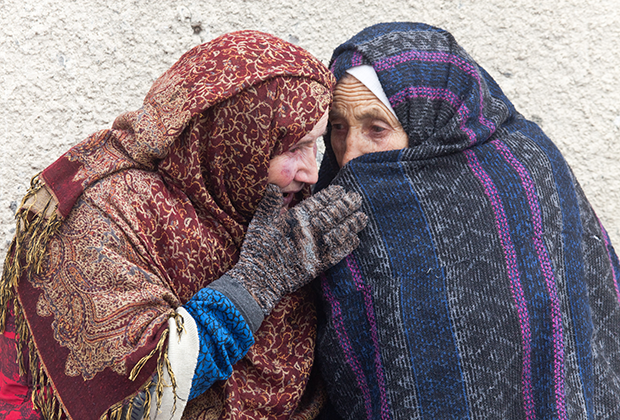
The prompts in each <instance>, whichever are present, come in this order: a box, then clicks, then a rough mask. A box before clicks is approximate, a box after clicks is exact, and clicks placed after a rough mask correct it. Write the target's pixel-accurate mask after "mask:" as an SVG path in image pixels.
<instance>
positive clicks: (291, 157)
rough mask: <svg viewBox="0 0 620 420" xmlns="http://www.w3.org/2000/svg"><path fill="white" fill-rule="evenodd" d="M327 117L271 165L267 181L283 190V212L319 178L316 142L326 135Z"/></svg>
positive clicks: (325, 115)
mask: <svg viewBox="0 0 620 420" xmlns="http://www.w3.org/2000/svg"><path fill="white" fill-rule="evenodd" d="M327 117H328V115H327V112H325V114H324V115H323V117H321V119H320V120H319V122H318V123H317V124H316V125H315V126H314V128H313V129H312V131H310V132H309V133H308V134H306V135H305V136H304V137H303V138H302V139H301V140H299V141H298V142H297V143H295V145H294V146H293V147H291V148H290V149H289V150H287V151H286V152H284V153H282V154H281V155H278V156H275V157H273V159H271V161H270V163H269V173H268V176H267V181H268V182H269V183H270V184H275V185H277V186H278V187H280V189H281V190H282V193H283V194H284V205H283V210H284V209H286V208H287V207H288V205H289V204H290V203H291V201H293V198H294V196H295V193H297V192H299V191H301V189H302V188H303V187H304V185H305V184H315V183H316V181H317V180H318V178H319V172H318V169H317V165H316V152H317V145H316V141H317V140H318V138H319V137H321V136H322V135H323V134H325V129H326V128H327Z"/></svg>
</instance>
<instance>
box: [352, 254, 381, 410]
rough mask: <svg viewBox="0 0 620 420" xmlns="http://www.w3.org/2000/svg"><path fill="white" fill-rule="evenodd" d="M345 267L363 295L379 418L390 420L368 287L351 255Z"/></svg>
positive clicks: (375, 324)
mask: <svg viewBox="0 0 620 420" xmlns="http://www.w3.org/2000/svg"><path fill="white" fill-rule="evenodd" d="M346 263H347V267H348V268H349V270H350V271H351V275H352V277H353V282H354V283H355V288H356V289H357V290H358V291H361V292H362V294H363V295H364V306H365V307H366V318H367V319H368V323H369V324H370V335H371V337H372V343H373V346H374V353H375V371H376V375H377V382H378V384H379V393H380V396H381V418H382V419H390V418H391V416H390V407H389V404H388V400H387V395H386V387H385V379H384V376H383V365H382V363H381V353H380V352H379V335H378V333H377V321H376V319H375V310H374V307H373V303H372V296H371V294H370V287H369V286H367V285H365V284H364V281H363V280H362V274H361V273H360V269H359V267H358V266H357V261H355V258H354V257H353V254H349V255H348V256H347V257H346Z"/></svg>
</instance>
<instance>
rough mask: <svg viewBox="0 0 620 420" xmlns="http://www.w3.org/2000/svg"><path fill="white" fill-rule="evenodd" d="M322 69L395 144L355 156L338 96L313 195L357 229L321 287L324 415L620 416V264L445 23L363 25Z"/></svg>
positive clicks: (541, 147)
mask: <svg viewBox="0 0 620 420" xmlns="http://www.w3.org/2000/svg"><path fill="white" fill-rule="evenodd" d="M330 66H331V70H332V72H333V73H334V74H335V76H336V78H337V79H338V80H339V81H340V82H342V81H343V80H347V79H348V80H350V78H351V76H352V75H353V77H358V78H359V79H360V80H361V81H362V83H364V84H365V85H366V86H368V87H369V90H370V91H372V92H374V93H375V94H376V96H377V97H378V98H379V99H383V102H384V103H385V105H386V109H389V112H390V113H393V115H394V116H395V117H396V119H397V120H398V122H399V123H400V126H399V127H400V129H401V130H403V131H404V132H405V133H406V136H407V138H408V143H407V142H406V144H405V146H406V147H404V148H402V147H398V142H396V145H392V146H391V147H384V148H381V147H378V148H374V149H373V148H372V147H359V144H358V145H357V146H356V145H355V144H354V143H355V142H354V141H353V140H351V138H352V135H351V136H348V134H347V127H348V126H347V124H349V122H350V120H347V118H348V117H346V116H345V117H343V115H342V112H339V111H338V110H337V105H338V95H339V91H338V88H337V89H336V92H335V96H334V98H335V99H334V107H335V108H334V109H335V111H333V112H332V115H331V117H330V120H331V123H332V126H331V141H330V134H329V133H328V135H327V136H326V137H325V138H326V153H325V158H324V160H323V163H322V167H321V171H320V176H319V184H318V185H317V189H321V188H324V187H325V186H326V185H328V184H330V183H331V184H339V185H343V186H344V187H345V188H346V189H348V190H353V191H357V192H359V193H360V194H361V195H362V196H363V197H364V203H363V205H362V209H363V211H364V212H365V213H366V214H367V215H368V216H369V219H370V221H369V223H368V227H367V228H366V230H365V231H363V232H362V234H361V235H360V239H361V243H362V245H361V246H360V247H359V248H358V249H357V250H356V251H354V252H353V254H351V255H350V256H349V257H347V258H346V259H345V260H343V261H342V262H341V263H340V264H338V265H337V266H335V267H334V268H332V269H330V270H329V271H328V272H327V273H326V275H325V276H324V277H323V278H322V279H321V282H320V290H321V295H322V300H323V314H324V320H323V323H322V326H321V330H320V335H319V349H318V354H319V356H318V357H319V362H320V366H321V372H322V374H323V376H324V378H325V381H326V384H327V388H328V393H329V396H330V399H331V403H332V409H333V412H332V413H331V415H332V416H334V417H336V418H338V417H344V418H351V419H365V418H367V419H414V418H416V419H444V418H458V419H528V420H529V419H552V418H553V419H601V418H614V419H618V418H620V305H619V302H620V293H619V291H618V277H619V275H620V267H619V265H618V258H617V256H616V254H615V252H614V250H613V248H612V246H611V244H610V241H609V238H608V236H607V233H606V232H605V229H604V228H603V226H602V225H601V223H600V221H599V220H598V219H597V216H596V214H595V213H594V211H593V210H592V207H591V206H590V204H589V202H588V200H587V199H586V197H585V195H584V194H583V191H582V190H581V188H580V187H579V184H578V183H577V181H576V179H575V177H574V175H573V173H572V172H571V170H570V168H569V167H568V165H567V163H566V161H565V160H564V158H563V157H562V155H561V154H560V152H559V151H558V149H557V148H556V146H555V145H554V144H553V143H552V142H551V140H550V139H549V138H548V137H547V136H546V135H545V134H544V133H543V132H542V131H541V129H540V128H539V127H538V126H537V125H536V124H535V123H533V122H531V121H528V120H526V119H524V118H523V116H522V115H520V114H519V113H518V112H517V111H516V110H515V108H514V106H513V104H512V103H511V102H510V101H509V100H508V99H507V98H506V96H505V95H504V93H503V92H502V91H501V89H500V88H499V86H498V85H497V84H496V82H495V81H494V80H493V79H492V78H491V77H490V76H489V75H488V74H487V73H486V71H485V70H484V69H482V68H481V67H480V66H478V65H477V64H476V62H475V61H474V60H473V59H472V58H471V57H470V56H469V55H468V54H467V53H466V52H465V51H464V50H463V49H462V48H461V47H460V46H459V45H458V44H457V43H456V41H455V40H454V38H453V37H452V35H450V34H449V33H447V32H446V31H444V30H441V29H438V28H434V27H430V26H428V25H424V24H419V23H386V24H379V25H375V26H372V27H369V28H366V29H365V30H363V31H362V32H360V33H359V34H357V35H355V36H354V37H353V38H351V39H350V40H349V41H347V42H345V43H344V44H342V45H341V46H340V47H338V48H337V49H336V50H335V52H334V55H333V57H332V61H331V64H330ZM360 68H361V69H362V70H360ZM369 68H370V69H372V71H370V73H372V74H371V76H373V75H374V76H373V77H375V78H376V80H378V84H379V85H380V87H379V89H377V86H376V83H375V84H374V85H373V82H372V80H371V81H367V79H368V80H370V79H372V77H367V76H364V75H363V74H364V71H366V73H368V71H367V70H368V69H369ZM364 69H366V70H364ZM357 72H359V74H361V75H360V76H355V75H356V73H357ZM340 86H344V85H342V84H341V85H340ZM345 93H346V92H345ZM382 94H383V95H384V98H381V97H380V96H381V95H382ZM343 97H344V98H345V99H346V95H344V96H343V95H342V94H341V98H343ZM349 117H350V115H349ZM351 127H353V125H351ZM396 128H397V129H398V127H396ZM352 129H353V128H351V130H352ZM380 129H381V127H379V129H377V130H376V131H377V132H378V131H380ZM369 130H370V132H372V130H375V129H374V128H372V127H371V128H370V129H369ZM343 133H344V134H343ZM366 134H368V131H367V132H366ZM371 134H372V133H371ZM347 136H348V137H347ZM332 146H334V147H333V148H332ZM355 147H357V153H353V154H351V153H350V152H351V148H355ZM392 149H395V150H392ZM382 150H383V151H382ZM354 152H355V150H354ZM369 152H374V153H369ZM326 417H328V413H326Z"/></svg>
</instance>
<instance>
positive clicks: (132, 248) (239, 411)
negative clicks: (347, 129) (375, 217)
mask: <svg viewBox="0 0 620 420" xmlns="http://www.w3.org/2000/svg"><path fill="white" fill-rule="evenodd" d="M332 87H333V78H332V76H331V74H330V73H329V71H328V70H327V68H325V67H324V66H323V65H322V64H321V63H320V62H319V61H318V60H316V59H315V58H313V57H312V56H311V55H310V54H308V53H307V52H305V51H304V50H302V49H300V48H297V47H295V46H293V45H291V44H288V43H286V42H284V41H282V40H280V39H278V38H275V37H273V36H270V35H267V34H263V33H259V32H252V31H245V32H238V33H232V34H228V35H224V36H222V37H220V38H218V39H215V40H213V41H212V42H209V43H207V44H204V45H200V46H198V47H196V48H194V49H192V50H190V51H189V52H188V53H186V54H185V55H184V56H183V57H181V59H180V60H179V61H178V62H177V63H176V64H175V65H174V66H172V68H171V69H170V70H168V71H167V72H166V73H165V74H164V75H163V76H161V77H160V78H159V79H158V80H157V81H156V82H155V84H154V85H153V87H152V88H151V90H150V92H149V94H148V95H147V97H146V99H145V101H144V105H143V107H142V108H141V109H139V110H138V111H135V112H129V113H126V114H123V115H121V116H120V117H118V118H117V120H116V121H115V122H114V124H113V127H112V129H110V130H104V131H101V132H98V133H96V134H93V135H92V136H90V137H89V138H87V139H86V140H85V141H83V142H82V143H80V144H78V145H77V146H75V147H73V148H72V149H71V150H69V151H68V152H67V153H66V154H65V155H63V156H62V157H61V158H60V159H59V160H57V161H56V162H55V163H54V164H52V165H51V166H50V167H48V168H47V169H45V170H44V171H43V172H42V173H41V174H40V175H39V176H38V177H36V178H35V180H34V182H33V187H32V189H31V191H30V192H29V194H28V195H27V196H26V198H25V199H24V204H23V205H22V207H21V210H20V211H19V213H18V232H17V234H16V237H15V240H14V241H13V244H12V247H11V250H10V253H9V255H8V257H7V261H6V263H5V267H4V274H3V278H2V289H1V292H2V295H1V296H2V302H1V303H2V306H1V308H2V313H1V315H2V316H1V321H2V323H1V325H0V326H1V331H2V332H3V335H2V336H0V360H1V361H2V362H1V363H0V368H1V369H0V373H1V376H0V379H1V381H0V414H2V417H3V418H7V419H8V418H11V419H20V418H24V419H26V418H27V419H34V418H37V419H38V418H46V419H61V418H73V419H100V418H102V419H105V418H114V419H120V418H122V419H129V418H131V419H134V418H141V417H142V415H144V416H145V417H148V416H149V414H150V416H151V417H155V416H157V418H171V417H172V418H181V416H183V417H182V418H183V419H191V418H207V417H208V418H220V417H221V418H227V419H231V418H278V419H283V418H295V419H304V418H313V417H314V416H315V415H316V413H317V411H318V409H319V408H320V405H321V400H320V398H321V395H320V394H316V395H313V394H308V395H305V396H304V390H305V389H306V387H307V385H308V379H309V376H310V371H311V367H312V362H313V354H314V353H313V352H314V344H315V328H316V327H315V320H316V313H315V310H314V306H313V304H312V302H313V298H312V294H311V293H310V291H308V290H305V289H302V290H300V291H298V292H296V293H292V294H290V293H291V292H294V291H296V290H297V289H298V288H300V287H301V286H303V285H304V284H305V283H306V282H308V281H309V280H311V279H312V278H314V277H315V276H316V275H317V274H318V273H319V272H321V271H322V270H324V269H326V268H327V267H329V266H331V265H332V264H334V263H335V262H337V261H339V260H340V259H342V258H343V257H344V256H345V255H347V254H348V253H350V252H351V250H352V249H353V248H354V247H355V246H356V245H357V243H358V238H357V232H358V231H359V230H360V229H362V228H363V226H364V225H365V220H366V219H365V216H364V215H363V214H361V213H360V212H358V211H357V209H358V208H359V205H360V200H359V196H357V195H356V194H355V193H345V192H344V190H343V189H342V188H341V187H335V188H334V189H328V190H327V191H326V193H325V194H320V195H317V196H315V197H312V198H309V199H307V200H305V201H303V202H301V203H300V204H298V205H296V206H295V204H297V203H298V202H299V201H300V200H302V199H304V198H305V197H307V196H308V195H309V191H310V190H309V188H310V184H313V183H314V182H316V179H317V176H318V172H317V166H316V160H315V158H316V150H317V149H316V140H317V138H318V137H320V136H321V135H322V134H323V132H324V130H325V127H326V125H327V110H328V108H329V105H330V103H331V99H332V94H331V91H332ZM293 206H295V207H293ZM285 295H286V296H285ZM280 299H282V300H281V301H280ZM309 389H311V390H312V389H315V388H313V387H310V388H309ZM302 396H304V398H302ZM188 401H189V404H188Z"/></svg>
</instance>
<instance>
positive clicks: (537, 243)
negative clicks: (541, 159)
mask: <svg viewBox="0 0 620 420" xmlns="http://www.w3.org/2000/svg"><path fill="white" fill-rule="evenodd" d="M491 143H492V144H493V145H494V146H495V148H496V149H497V150H498V151H499V152H500V154H501V155H502V157H503V158H504V159H505V160H506V162H508V164H510V166H512V168H513V169H514V170H515V171H516V172H517V174H518V175H519V178H521V185H522V186H523V189H524V190H525V196H526V198H527V202H528V205H529V207H530V213H531V216H532V225H533V227H534V235H533V237H532V242H533V243H534V248H535V249H536V254H537V255H538V261H539V262H540V270H541V272H542V274H543V276H544V278H545V283H546V285H547V292H548V293H549V298H550V299H551V323H552V326H553V352H554V363H553V365H554V369H553V378H554V381H555V399H556V408H557V412H558V418H559V419H566V403H565V397H566V396H565V391H564V380H565V375H564V332H563V328H562V312H561V308H560V298H559V296H558V292H557V286H556V284H555V275H554V273H553V267H552V264H551V260H550V259H549V253H548V252H547V247H546V246H545V243H544V240H543V226H542V225H543V223H542V213H541V210H540V204H539V202H538V196H537V195H536V189H535V187H534V182H533V181H532V178H531V176H530V174H529V172H528V171H527V169H526V168H525V166H523V164H522V163H521V162H519V160H517V158H516V157H515V156H514V155H513V154H512V152H511V151H510V149H508V147H507V146H506V145H505V144H504V143H502V142H500V141H498V140H495V141H493V142H491Z"/></svg>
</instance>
